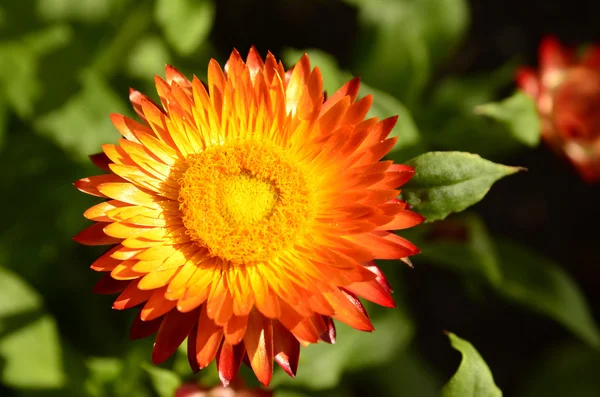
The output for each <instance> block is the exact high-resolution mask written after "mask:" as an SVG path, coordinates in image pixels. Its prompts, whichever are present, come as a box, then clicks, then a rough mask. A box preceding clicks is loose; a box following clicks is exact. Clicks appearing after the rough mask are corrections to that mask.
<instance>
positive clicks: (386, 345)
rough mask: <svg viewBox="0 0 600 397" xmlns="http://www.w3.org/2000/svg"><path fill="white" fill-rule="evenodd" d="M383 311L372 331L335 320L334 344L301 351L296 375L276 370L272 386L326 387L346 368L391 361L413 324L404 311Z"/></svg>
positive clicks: (399, 349) (353, 369)
mask: <svg viewBox="0 0 600 397" xmlns="http://www.w3.org/2000/svg"><path fill="white" fill-rule="evenodd" d="M384 313H385V314H384V315H381V316H377V317H375V318H373V319H372V320H373V325H374V327H375V332H373V333H364V332H360V331H357V330H355V329H353V328H351V327H349V326H347V325H344V324H340V323H339V322H337V323H336V328H337V339H336V343H335V345H326V344H316V345H309V346H308V347H307V348H306V349H303V351H302V352H301V357H302V358H301V360H300V364H299V366H298V373H297V375H296V378H295V379H291V378H289V376H287V375H286V374H284V373H283V372H277V373H275V374H274V377H273V381H272V383H271V384H272V386H273V387H279V386H282V385H288V386H290V387H306V388H308V389H311V390H319V389H329V388H333V387H335V386H337V385H338V384H339V381H340V379H341V377H342V375H343V373H344V372H346V371H358V370H361V369H363V368H368V367H372V366H375V365H377V364H380V363H383V362H387V361H389V360H391V359H392V358H393V357H395V356H396V355H397V354H398V353H399V352H400V351H402V350H403V349H404V348H405V347H406V345H407V344H408V342H409V341H410V340H411V339H412V336H413V334H414V326H413V324H412V322H411V320H410V318H409V317H408V315H407V314H406V313H405V312H404V310H400V309H395V310H389V309H388V310H387V311H385V312H384Z"/></svg>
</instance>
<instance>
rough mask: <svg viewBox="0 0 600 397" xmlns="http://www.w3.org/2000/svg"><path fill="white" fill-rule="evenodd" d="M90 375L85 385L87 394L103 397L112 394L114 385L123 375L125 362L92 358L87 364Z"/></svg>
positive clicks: (114, 359)
mask: <svg viewBox="0 0 600 397" xmlns="http://www.w3.org/2000/svg"><path fill="white" fill-rule="evenodd" d="M85 365H86V367H87V370H88V372H89V375H88V377H87V379H86V380H85V383H84V388H85V391H86V394H88V395H89V396H91V397H103V396H107V395H110V394H111V393H112V385H113V384H114V383H115V380H117V379H118V378H119V376H120V375H121V374H122V373H123V367H124V365H123V361H122V360H121V359H118V358H115V357H91V358H89V359H88V360H87V361H86V363H85Z"/></svg>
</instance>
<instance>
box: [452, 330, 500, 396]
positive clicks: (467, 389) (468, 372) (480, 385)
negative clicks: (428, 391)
mask: <svg viewBox="0 0 600 397" xmlns="http://www.w3.org/2000/svg"><path fill="white" fill-rule="evenodd" d="M448 337H449V338H450V343H451V344H452V347H454V348H455V349H456V350H458V351H459V352H460V354H462V360H461V362H460V366H459V367H458V370H457V371H456V373H455V374H454V376H453V377H452V378H451V379H450V380H449V381H448V383H446V385H444V387H443V388H442V397H501V396H502V391H501V390H500V389H499V388H498V386H496V384H495V383H494V378H493V376H492V372H491V371H490V369H489V368H488V366H487V364H486V363H485V361H484V360H483V358H482V357H481V355H480V354H479V352H477V350H476V349H475V348H474V347H473V345H471V344H470V343H469V342H467V341H466V340H464V339H461V338H459V337H458V336H456V335H454V334H452V333H448Z"/></svg>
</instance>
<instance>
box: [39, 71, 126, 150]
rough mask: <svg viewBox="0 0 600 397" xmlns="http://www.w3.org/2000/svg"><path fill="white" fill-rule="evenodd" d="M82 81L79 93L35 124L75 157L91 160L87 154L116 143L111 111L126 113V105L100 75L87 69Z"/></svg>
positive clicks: (40, 130)
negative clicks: (107, 144) (106, 144)
mask: <svg viewBox="0 0 600 397" xmlns="http://www.w3.org/2000/svg"><path fill="white" fill-rule="evenodd" d="M82 85H83V87H82V89H81V91H80V92H79V93H78V94H77V95H75V96H73V97H72V98H71V99H70V100H69V102H67V103H66V104H65V105H64V106H63V107H62V108H60V109H58V110H56V111H53V112H51V113H49V114H46V115H44V116H42V117H41V118H39V119H38V120H37V121H36V123H35V127H36V129H37V131H39V132H40V133H41V134H42V135H45V136H48V137H50V138H52V139H53V140H54V141H55V142H56V143H57V144H58V145H59V146H61V147H62V148H63V149H65V150H66V151H68V152H70V153H72V154H73V155H74V156H75V158H77V159H80V160H83V161H87V156H88V155H90V154H93V153H97V152H98V151H100V147H101V145H102V144H104V143H113V142H114V143H116V141H117V139H118V138H119V133H118V132H117V130H116V129H115V128H114V127H113V125H112V123H111V121H110V118H109V114H110V113H126V108H125V106H124V104H123V102H122V100H121V98H120V97H119V96H118V95H116V94H115V93H114V92H113V91H112V89H111V87H110V86H109V85H108V84H107V83H106V82H105V81H104V80H103V79H102V78H101V77H99V76H98V75H96V74H94V73H91V72H88V73H84V75H83V76H82Z"/></svg>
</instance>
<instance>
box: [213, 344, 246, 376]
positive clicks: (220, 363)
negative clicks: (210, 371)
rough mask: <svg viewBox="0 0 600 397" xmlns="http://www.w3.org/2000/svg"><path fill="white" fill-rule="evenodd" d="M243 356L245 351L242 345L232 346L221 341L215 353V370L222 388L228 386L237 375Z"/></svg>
mask: <svg viewBox="0 0 600 397" xmlns="http://www.w3.org/2000/svg"><path fill="white" fill-rule="evenodd" d="M245 354H246V350H244V344H243V343H239V344H237V345H235V346H234V345H231V344H230V343H227V342H226V341H223V344H222V345H221V348H220V349H219V352H218V353H217V370H218V371H219V379H220V380H221V383H222V384H223V386H224V387H227V386H229V384H230V383H231V382H232V381H233V379H234V378H235V377H236V375H237V374H238V372H239V370H240V366H241V365H242V359H243V358H244V355H245Z"/></svg>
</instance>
